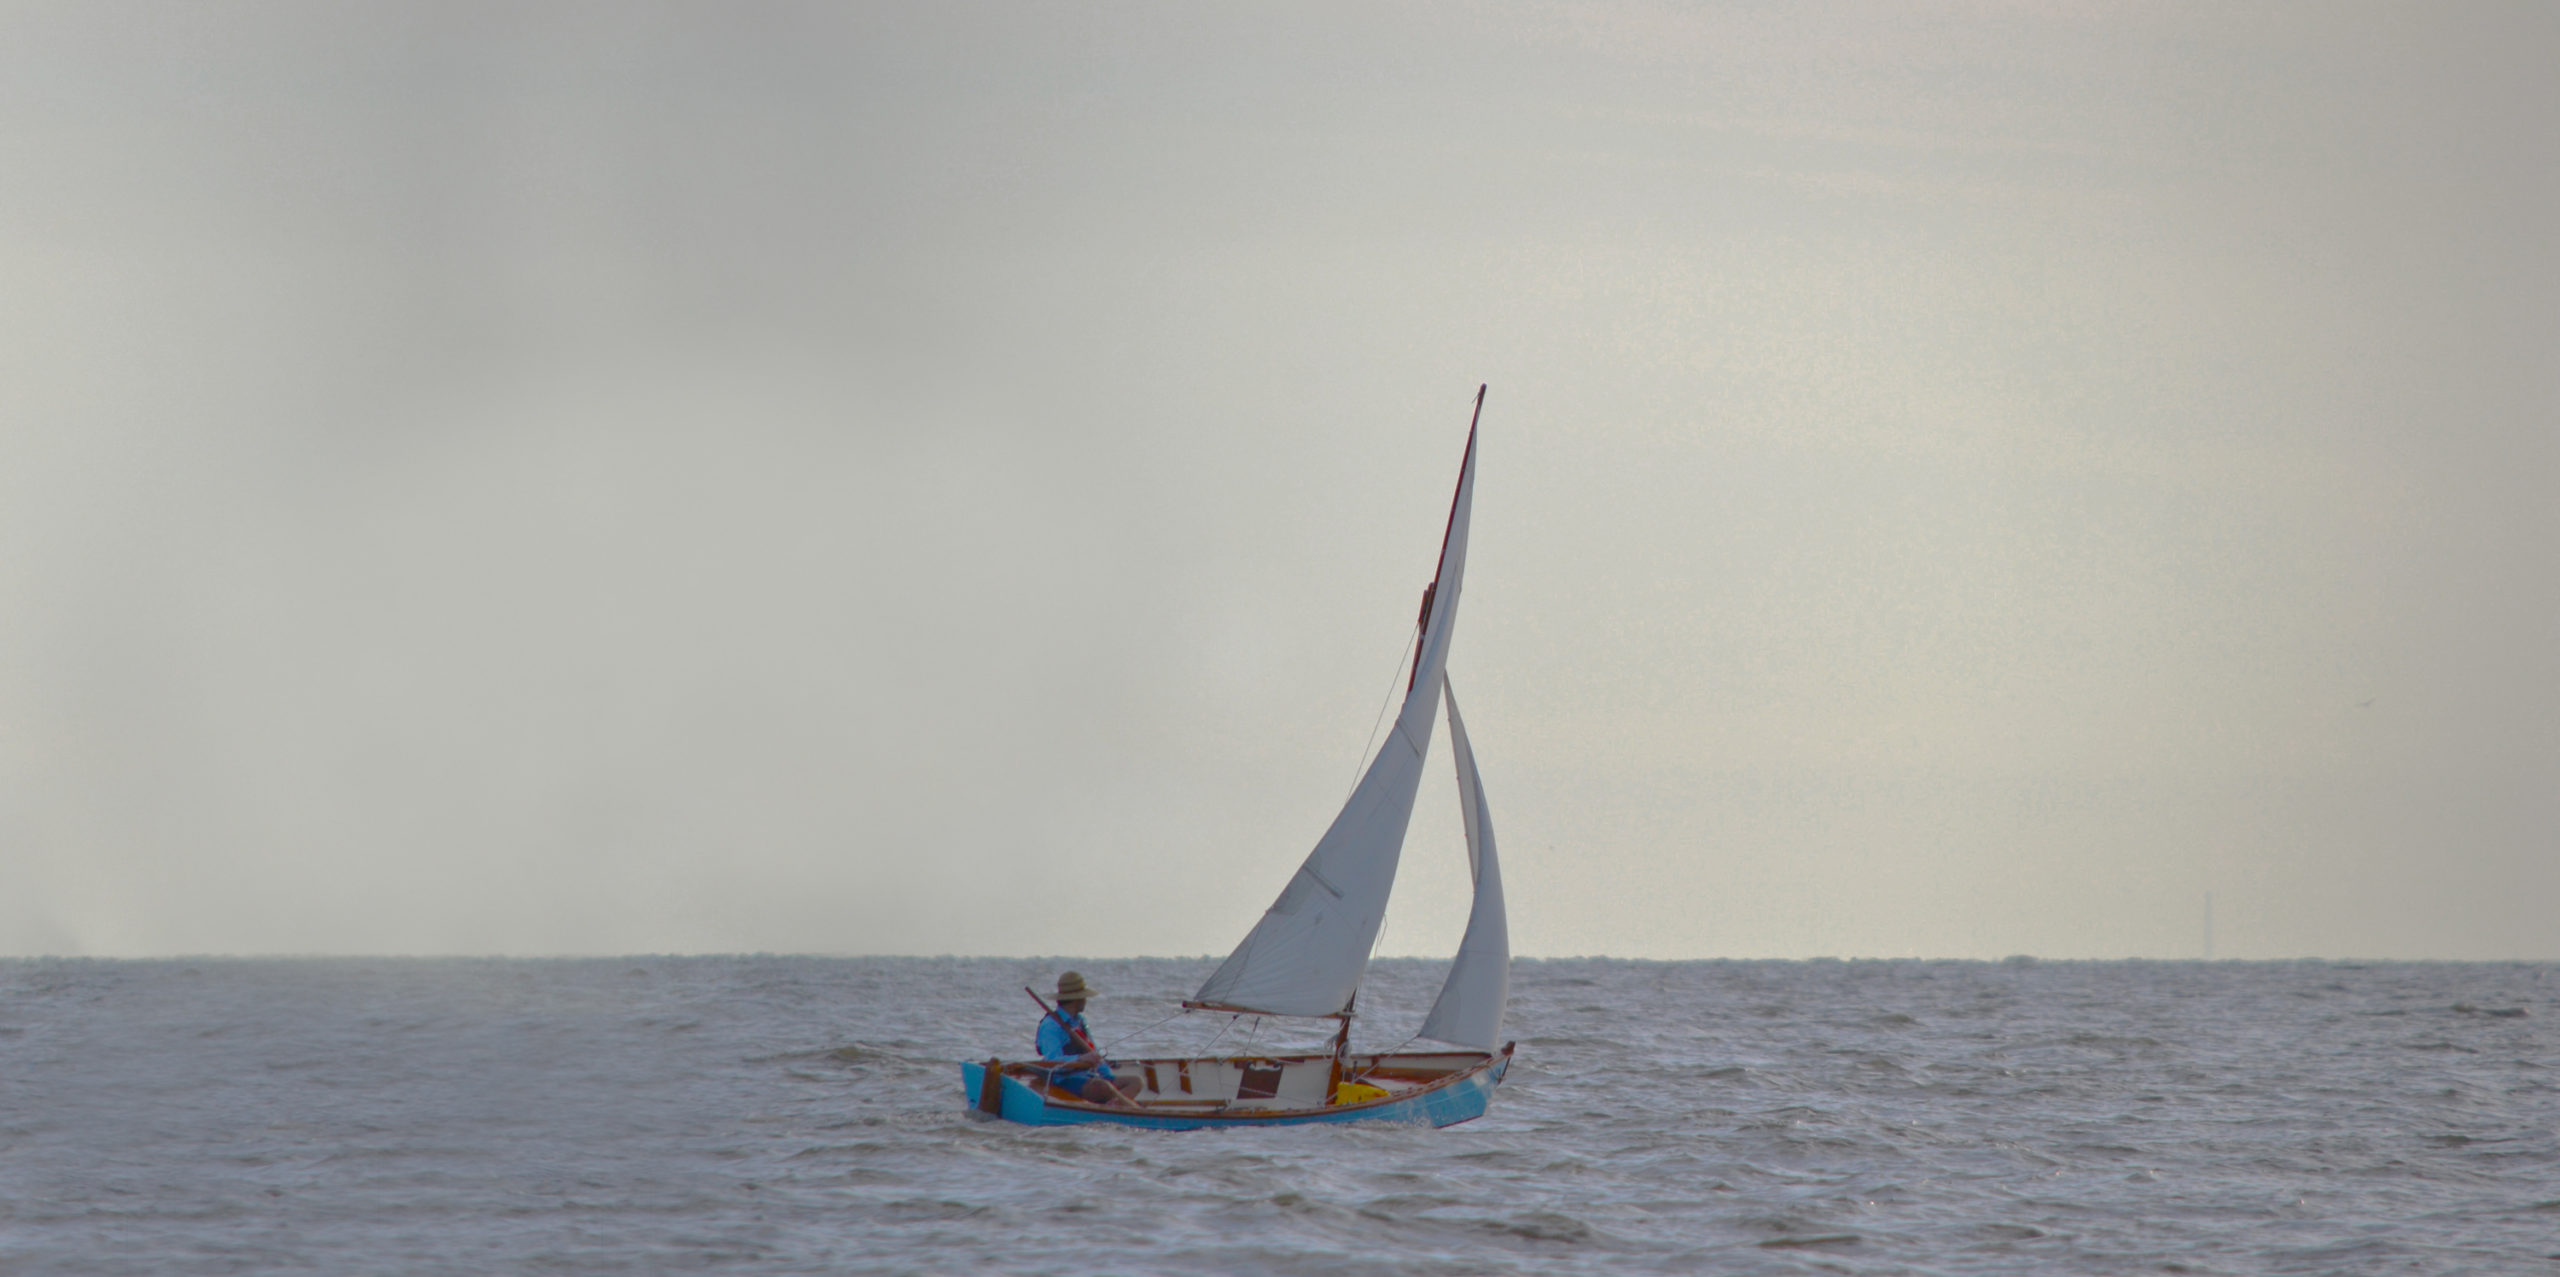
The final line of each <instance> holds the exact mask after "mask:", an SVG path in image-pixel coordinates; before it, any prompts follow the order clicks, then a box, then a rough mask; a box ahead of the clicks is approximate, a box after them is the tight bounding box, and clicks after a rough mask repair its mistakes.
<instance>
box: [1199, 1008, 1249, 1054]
mask: <svg viewBox="0 0 2560 1277" xmlns="http://www.w3.org/2000/svg"><path fill="white" fill-rule="evenodd" d="M1243 1020H1244V1017H1243V1016H1241V1015H1231V1016H1228V1017H1227V1022H1226V1023H1225V1024H1222V1025H1219V1026H1218V1031H1217V1032H1216V1033H1213V1034H1210V1035H1209V1045H1208V1046H1204V1047H1201V1048H1200V1054H1202V1055H1207V1054H1208V1053H1209V1048H1210V1047H1214V1046H1216V1045H1218V1039H1220V1038H1223V1037H1225V1036H1227V1030H1229V1029H1232V1028H1234V1027H1236V1025H1237V1024H1239V1023H1241V1022H1242V1021H1243Z"/></svg>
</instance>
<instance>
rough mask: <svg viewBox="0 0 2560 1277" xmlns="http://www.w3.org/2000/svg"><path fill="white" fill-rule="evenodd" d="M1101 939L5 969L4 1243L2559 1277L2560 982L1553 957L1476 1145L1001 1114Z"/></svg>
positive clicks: (683, 1261) (1170, 975)
mask: <svg viewBox="0 0 2560 1277" xmlns="http://www.w3.org/2000/svg"><path fill="white" fill-rule="evenodd" d="M1062 965H1068V964H1066V963H1062V962H1060V961H1057V960H1051V961H1022V960H1010V959H1008V960H990V959H868V958H866V959H830V958H802V957H741V958H628V959H610V960H606V959H597V960H585V959H580V960H566V959H555V960H495V959H492V960H429V959H412V960H356V959H340V960H272V961H269V960H254V961H252V960H194V961H104V960H18V961H7V962H0V1272H8V1273H42V1274H53V1273H63V1274H81V1273H118V1274H124V1273H137V1274H139V1273H172V1274H174V1273H185V1274H203V1273H224V1272H255V1273H305V1272H308V1273H324V1272H325V1273H349V1272H385V1273H488V1272H538V1271H563V1272H599V1273H621V1272H632V1273H662V1272H684V1271H739V1272H778V1273H784V1272H787V1273H797V1272H829V1273H910V1272H912V1273H962V1272H1018V1273H1034V1272H1037V1273H1070V1272H1072V1273H1088V1272H1090V1273H1177V1272H1178V1273H1188V1274H1196V1273H1270V1274H1295V1273H1306V1274H1318V1273H1321V1274H1326V1275H1328V1277H1341V1275H1345V1274H1365V1273H1379V1274H1385V1273H1395V1274H1414V1273H1448V1274H1459V1273H1503V1272H1523V1273H1528V1272H1536V1273H1551V1272H1563V1273H1575V1272H1593V1273H1614V1272H1630V1273H1635V1272H1646V1273H1649V1272H1681V1273H1688V1272H1701V1271H1705V1272H1733V1273H1763V1272H1765V1273H1794V1272H1851V1273H1858V1272H1949V1273H1957V1272H1962V1273H1986V1272H1988V1273H1997V1272H2022V1273H2023V1272H2035V1273H2051V1272H2089V1273H2129V1272H2183V1273H2261V1272H2304V1273H2463V1272H2478V1273H2520V1272H2560V1074H2555V1072H2554V1069H2555V1064H2560V1059H2556V1058H2555V1047H2560V997H2555V995H2560V966H2554V965H2552V964H2495V965H2464V964H2450V963H2419V964H2410V963H2325V962H2298V963H2237V962H2221V963H2171V962H2067V963H2066V962H2031V961H2023V960H2012V961H2010V962H2005V963H1972V962H1926V961H1892V962H1686V963H1641V962H1623V961H1607V960H1573V961H1546V962H1529V961H1523V962H1519V963H1516V964H1515V966H1514V969H1513V977H1512V978H1513V985H1512V990H1513V992H1512V1003H1511V1014H1510V1019H1509V1022H1508V1028H1509V1031H1510V1032H1511V1034H1512V1035H1513V1036H1515V1037H1516V1038H1517V1039H1518V1041H1519V1044H1520V1045H1519V1055H1518V1059H1517V1063H1516V1064H1515V1066H1514V1068H1513V1069H1512V1071H1511V1075H1510V1079H1509V1081H1508V1082H1506V1083H1505V1084H1504V1086H1503V1087H1502V1089H1501V1090H1500V1091H1499V1092H1498V1093H1497V1094H1496V1096H1495V1098H1494V1104H1493V1109H1492V1111H1491V1112H1490V1113H1489V1114H1488V1115H1487V1116H1486V1117H1485V1118H1483V1119H1482V1120H1480V1121H1477V1122H1474V1123H1470V1124H1467V1125H1464V1126H1459V1127H1454V1128H1451V1129H1448V1130H1440V1131H1434V1130H1428V1129H1421V1128H1412V1127H1402V1126H1334V1127H1302V1128H1295V1129H1288V1130H1263V1131H1215V1132H1192V1133H1158V1132H1142V1131H1131V1130H1125V1129H1118V1128H1108V1127H1084V1128H1074V1129H1034V1128H1029V1127H1023V1126H1015V1125H1008V1124H1004V1123H998V1122H992V1121H987V1120H984V1119H980V1118H976V1117H974V1116H972V1115H971V1114H969V1113H968V1112H966V1111H965V1101H964V1098H963V1096H962V1095H961V1093H960V1087H959V1080H958V1070H957V1068H956V1066H955V1062H956V1061H958V1060H960V1059H963V1058H984V1057H986V1056H988V1055H990V1054H1009V1055H1024V1054H1028V1049H1029V1044H1030V1039H1031V1034H1032V1031H1033V1026H1034V1020H1035V1018H1036V1016H1037V1014H1038V1012H1037V1010H1036V1008H1034V1007H1033V1006H1032V1005H1031V1003H1030V1000H1029V999H1028V998H1026V997H1024V996H1023V993H1022V986H1023V985H1025V984H1036V985H1039V986H1041V987H1043V988H1045V987H1047V986H1048V985H1049V983H1050V982H1051V981H1053V980H1054V978H1055V976H1056V974H1057V971H1058V969H1059V968H1060V967H1061V966H1062ZM1072 965H1075V966H1077V967H1079V968H1080V969H1081V970H1083V971H1084V972H1085V974H1087V975H1088V976H1089V977H1091V978H1092V979H1093V980H1094V981H1095V982H1096V983H1097V984H1098V985H1100V986H1101V987H1102V989H1103V990H1104V996H1103V997H1101V998H1099V999H1097V1000H1096V1002H1095V1003H1094V1005H1093V1007H1092V1009H1091V1011H1090V1012H1089V1015H1090V1018H1091V1019H1092V1020H1093V1022H1094V1024H1095V1027H1096V1029H1097V1030H1098V1032H1099V1033H1100V1034H1101V1036H1103V1037H1104V1038H1105V1039H1106V1041H1108V1040H1111V1039H1115V1038H1117V1039H1123V1040H1122V1041H1121V1042H1120V1044H1119V1045H1118V1046H1117V1047H1115V1048H1114V1049H1115V1050H1119V1051H1124V1052H1130V1053H1135V1052H1139V1051H1150V1052H1153V1051H1180V1050H1184V1049H1188V1048H1198V1047H1201V1046H1205V1045H1207V1044H1208V1043H1209V1041H1210V1040H1211V1037H1212V1035H1213V1034H1217V1033H1221V1032H1223V1033H1224V1035H1225V1036H1224V1037H1223V1038H1221V1039H1219V1047H1218V1049H1220V1050H1221V1051H1227V1050H1234V1049H1238V1048H1239V1047H1243V1048H1245V1049H1252V1050H1263V1049H1267V1048H1276V1047H1279V1046H1283V1045H1288V1044H1291V1043H1294V1042H1298V1041H1312V1040H1313V1038H1312V1037H1307V1038H1292V1037H1289V1036H1287V1034H1286V1033H1285V1032H1284V1031H1283V1029H1282V1028H1281V1027H1280V1026H1275V1025H1271V1024H1263V1025H1259V1026H1256V1025H1255V1024H1254V1023H1253V1022H1251V1021H1242V1022H1233V1021H1230V1020H1228V1019H1227V1018H1226V1017H1223V1016H1220V1017H1199V1016H1175V1017H1174V1018H1173V1019H1171V1020H1170V1021H1168V1022H1165V1023H1160V1024H1158V1023H1155V1022H1157V1021H1159V1020H1162V1019H1164V1017H1166V1016H1168V1015H1171V1014H1172V1013H1173V1011H1174V1004H1175V1002H1177V1001H1178V1000H1179V999H1180V997H1181V996H1183V995H1184V994H1185V993H1187V992H1189V991H1190V990H1191V988H1192V987H1194V985H1195V984H1196V983H1197V982H1198V980H1199V979H1200V978H1201V977H1202V976H1203V975H1205V974H1206V972H1207V970H1208V967H1209V963H1208V962H1206V961H1201V960H1144V961H1090V962H1079V963H1074V964H1072ZM1438 975H1439V965H1438V964H1434V963H1425V962H1385V963H1380V964H1378V966H1377V967H1376V968H1374V970H1373V974H1372V977H1371V979H1370V981H1369V984H1368V986H1367V988H1366V989H1365V990H1364V992H1363V995H1362V1001H1361V1005H1362V1008H1363V1011H1364V1016H1365V1018H1364V1020H1363V1021H1362V1024H1361V1029H1360V1033H1359V1036H1357V1037H1356V1038H1355V1046H1361V1047H1366V1046H1372V1045H1377V1046H1384V1045H1392V1044H1394V1042H1395V1041H1396V1040H1397V1039H1398V1037H1399V1036H1400V1035H1401V1034H1404V1033H1409V1032H1410V1031H1411V1027H1410V1026H1412V1025H1413V1024H1415V1023H1418V1021H1419V1019H1420V1015H1421V1012H1422V1010H1423V1009H1424V1007H1425V1006H1426V1005H1427V1004H1428V1001H1429V998H1430V996H1431V993H1432V992H1433V990H1434V988H1435V987H1436V981H1437V979H1438Z"/></svg>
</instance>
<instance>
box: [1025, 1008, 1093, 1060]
mask: <svg viewBox="0 0 2560 1277" xmlns="http://www.w3.org/2000/svg"><path fill="white" fill-rule="evenodd" d="M1039 1040H1040V1062H1041V1063H1043V1064H1057V1065H1064V1066H1067V1067H1070V1068H1079V1069H1082V1068H1091V1067H1092V1066H1093V1064H1094V1062H1095V1061H1096V1060H1098V1059H1099V1058H1100V1057H1099V1056H1096V1055H1095V1054H1094V1053H1093V1052H1091V1051H1084V1050H1079V1049H1078V1043H1077V1042H1076V1040H1075V1035H1074V1034H1072V1033H1069V1032H1067V1026H1066V1023H1065V1022H1064V1021H1062V1020H1060V1019H1059V1018H1058V1017H1057V1016H1054V1015H1049V1016H1043V1017H1041V1019H1040V1039H1039Z"/></svg>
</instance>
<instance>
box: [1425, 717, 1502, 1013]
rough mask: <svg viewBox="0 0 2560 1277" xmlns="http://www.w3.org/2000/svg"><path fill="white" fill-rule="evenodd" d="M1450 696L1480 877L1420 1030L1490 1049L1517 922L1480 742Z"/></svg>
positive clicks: (1472, 854) (1473, 859) (1452, 744)
mask: <svg viewBox="0 0 2560 1277" xmlns="http://www.w3.org/2000/svg"><path fill="white" fill-rule="evenodd" d="M1443 680H1444V681H1443V690H1444V691H1445V693H1446V695H1447V696H1448V700H1449V752H1450V753H1451V754H1452V755H1454V756H1456V758H1457V762H1458V810H1459V811H1460V812H1461V813H1462V814H1463V815H1464V816H1465V818H1466V825H1467V867H1468V869H1469V870H1470V871H1471V872H1472V873H1473V874H1474V876H1475V881H1476V903H1475V908H1474V909H1473V910H1472V911H1470V912H1469V913H1468V914H1467V938H1466V939H1464V940H1461V941H1459V942H1458V960H1457V961H1456V962H1453V963H1450V964H1449V980H1448V982H1447V983H1446V984H1443V985H1441V986H1440V998H1439V1000H1438V1001H1436V1002H1433V1003H1432V1004H1431V1014H1430V1015H1428V1016H1426V1017H1424V1019H1423V1021H1422V1032H1421V1033H1420V1034H1419V1035H1417V1036H1420V1037H1426V1038H1430V1039H1431V1040H1433V1041H1435V1042H1447V1043H1451V1044H1453V1045H1456V1046H1471V1047H1474V1048H1476V1049H1477V1050H1479V1051H1490V1050H1492V1049H1494V1044H1495V1043H1496V1042H1497V1041H1499V1040H1501V1037H1502V1004H1503V1003H1504V1002H1505V1001H1507V1000H1508V999H1509V998H1510V996H1511V923H1510V920H1509V919H1508V918H1507V917H1506V916H1505V914H1504V912H1503V907H1502V865H1501V863H1500V862H1499V861H1497V860H1496V859H1495V858H1494V854H1493V812H1492V811H1491V810H1490V809H1489V808H1487V807H1486V806H1485V802H1484V781H1483V780H1482V779H1481V778H1479V777H1478V776H1477V775H1476V751H1475V747H1474V746H1471V745H1469V744H1468V743H1467V725H1466V722H1465V720H1463V719H1460V718H1459V717H1458V693H1457V691H1456V690H1455V689H1453V688H1448V687H1447V686H1446V681H1445V680H1446V676H1445V675H1444V676H1443Z"/></svg>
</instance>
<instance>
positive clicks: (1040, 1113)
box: [960, 1045, 1511, 1131]
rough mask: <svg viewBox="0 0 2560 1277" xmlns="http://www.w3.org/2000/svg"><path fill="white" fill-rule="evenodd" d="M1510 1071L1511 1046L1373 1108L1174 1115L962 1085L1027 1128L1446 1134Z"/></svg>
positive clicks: (973, 1100) (981, 1081)
mask: <svg viewBox="0 0 2560 1277" xmlns="http://www.w3.org/2000/svg"><path fill="white" fill-rule="evenodd" d="M1390 1058H1392V1057H1390ZM1204 1063H1205V1062H1204ZM1510 1068H1511V1047H1510V1046H1508V1045H1506V1046H1504V1047H1503V1048H1502V1050H1501V1051H1499V1052H1496V1053H1492V1054H1488V1055H1483V1056H1479V1057H1478V1059H1477V1062H1476V1063H1475V1064H1473V1065H1471V1066H1469V1067H1467V1068H1464V1069H1461V1070H1458V1071H1455V1072H1453V1073H1451V1074H1449V1075H1448V1076H1446V1077H1444V1078H1441V1079H1439V1080H1438V1081H1435V1082H1432V1083H1430V1084H1429V1085H1425V1086H1420V1087H1416V1088H1414V1089H1411V1090H1404V1091H1399V1092H1396V1093H1393V1094H1390V1095H1388V1096H1386V1097H1384V1098H1381V1099H1374V1100H1370V1101H1367V1102H1365V1103H1357V1104H1326V1105H1320V1106H1313V1107H1266V1108H1253V1109H1230V1110H1226V1111H1216V1112H1197V1111H1193V1112H1174V1111H1165V1110H1164V1109H1161V1108H1156V1107H1154V1106H1152V1105H1147V1106H1143V1107H1142V1108H1140V1109H1138V1110H1129V1109H1114V1108H1104V1107H1102V1106H1101V1105H1097V1104H1086V1103H1083V1102H1080V1101H1073V1100H1065V1099H1060V1098H1058V1096H1057V1095H1055V1094H1054V1093H1050V1092H1049V1091H1048V1090H1047V1089H1046V1088H1044V1087H1040V1086H1037V1085H1035V1084H1034V1082H1033V1081H1026V1080H1025V1079H1024V1078H1022V1077H1020V1076H1017V1075H1015V1074H1012V1073H1007V1072H1004V1071H1002V1070H999V1072H998V1078H997V1080H998V1083H999V1085H1000V1087H1001V1090H1000V1091H999V1092H998V1093H997V1094H995V1095H992V1096H991V1095H989V1093H988V1092H987V1089H986V1084H987V1066H986V1065H985V1064H982V1063H968V1062H964V1063H962V1064H961V1065H960V1085H961V1093H962V1094H963V1095H965V1096H966V1097H967V1098H968V1100H969V1103H970V1106H971V1107H972V1108H973V1109H975V1110H977V1111H979V1112H982V1113H985V1112H988V1104H987V1101H988V1100H990V1099H993V1100H995V1101H996V1105H997V1109H996V1111H995V1112H992V1113H988V1115H989V1116H993V1117H1001V1118H1003V1119H1004V1120H1005V1121H1008V1122H1019V1123H1022V1124H1023V1125H1025V1126H1076V1125H1083V1124H1086V1123H1093V1122H1100V1123H1105V1124H1108V1125H1112V1126H1135V1127H1142V1128H1145V1129H1148V1130H1157V1131H1199V1130H1212V1129H1234V1128H1239V1127H1242V1128H1252V1127H1263V1126H1307V1125H1313V1124H1316V1123H1330V1122H1398V1123H1402V1124H1405V1125H1408V1126H1434V1127H1438V1126H1455V1125H1457V1124H1458V1123H1460V1122H1466V1121H1472V1120H1474V1119H1476V1118H1479V1117H1482V1116H1484V1111H1485V1108H1486V1106H1487V1105H1489V1104H1490V1103H1492V1100H1493V1088H1494V1087H1496V1086H1499V1085H1501V1083H1502V1078H1503V1075H1504V1074H1505V1073H1507V1072H1509V1071H1510Z"/></svg>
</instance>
